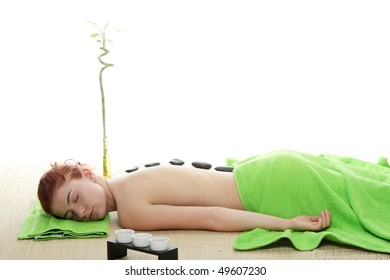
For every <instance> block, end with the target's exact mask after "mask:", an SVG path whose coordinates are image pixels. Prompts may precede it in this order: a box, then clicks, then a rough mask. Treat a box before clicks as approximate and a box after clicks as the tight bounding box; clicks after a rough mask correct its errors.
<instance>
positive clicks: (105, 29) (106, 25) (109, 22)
mask: <svg viewBox="0 0 390 280" xmlns="http://www.w3.org/2000/svg"><path fill="white" fill-rule="evenodd" d="M110 23H111V22H110V21H109V22H107V23H106V25H105V26H104V29H103V30H106V28H107V26H108V25H109V24H110Z"/></svg>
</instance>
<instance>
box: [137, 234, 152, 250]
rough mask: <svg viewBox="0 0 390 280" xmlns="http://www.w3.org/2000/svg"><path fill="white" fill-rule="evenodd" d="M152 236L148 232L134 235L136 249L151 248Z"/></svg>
mask: <svg viewBox="0 0 390 280" xmlns="http://www.w3.org/2000/svg"><path fill="white" fill-rule="evenodd" d="M151 237H152V235H151V234H150V233H146V232H138V233H134V234H133V245H134V246H135V247H148V246H149V238H151Z"/></svg>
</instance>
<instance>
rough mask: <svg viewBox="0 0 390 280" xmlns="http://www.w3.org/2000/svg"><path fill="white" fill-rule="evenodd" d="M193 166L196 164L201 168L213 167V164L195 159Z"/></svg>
mask: <svg viewBox="0 0 390 280" xmlns="http://www.w3.org/2000/svg"><path fill="white" fill-rule="evenodd" d="M192 166H194V167H196V168H201V169H210V168H211V164H210V163H207V162H201V161H194V162H193V163H192Z"/></svg>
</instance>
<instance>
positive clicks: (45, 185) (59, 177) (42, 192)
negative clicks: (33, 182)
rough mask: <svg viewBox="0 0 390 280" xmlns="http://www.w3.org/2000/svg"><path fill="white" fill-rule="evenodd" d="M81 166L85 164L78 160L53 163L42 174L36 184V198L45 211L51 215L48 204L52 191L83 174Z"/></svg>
mask: <svg viewBox="0 0 390 280" xmlns="http://www.w3.org/2000/svg"><path fill="white" fill-rule="evenodd" d="M83 168H85V165H82V164H80V163H78V162H74V161H71V162H69V161H65V162H64V163H62V164H57V163H55V164H53V165H52V168H51V169H50V170H48V171H47V172H45V174H43V175H42V177H41V179H40V181H39V184H38V199H39V201H40V202H41V205H42V208H43V210H44V211H45V212H46V213H48V214H50V215H53V212H52V211H51V209H50V206H51V204H52V202H53V196H54V193H55V192H56V191H57V190H58V189H59V188H60V187H61V186H62V185H63V184H65V183H68V182H69V181H70V180H73V179H80V178H81V177H82V176H83V175H82V173H81V170H82V169H83Z"/></svg>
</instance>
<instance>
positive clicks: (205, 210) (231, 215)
mask: <svg viewBox="0 0 390 280" xmlns="http://www.w3.org/2000/svg"><path fill="white" fill-rule="evenodd" d="M135 211H136V212H135ZM135 211H131V212H132V213H133V214H132V215H129V216H128V217H127V216H126V215H123V213H121V214H120V216H122V218H121V225H122V227H127V228H132V229H135V230H159V229H203V230H212V231H244V230H251V229H254V228H263V229H267V230H285V229H287V228H291V229H295V230H301V231H304V230H312V231H318V230H322V229H325V228H327V227H328V226H329V225H330V221H331V217H330V213H329V212H328V211H327V210H325V211H323V212H321V214H320V215H319V216H314V217H310V216H299V217H295V218H293V219H283V218H279V217H275V216H270V215H264V214H259V213H254V212H248V211H242V210H236V209H230V208H223V207H197V206H172V205H151V204H144V205H142V206H141V205H138V206H137V210H135Z"/></svg>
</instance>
